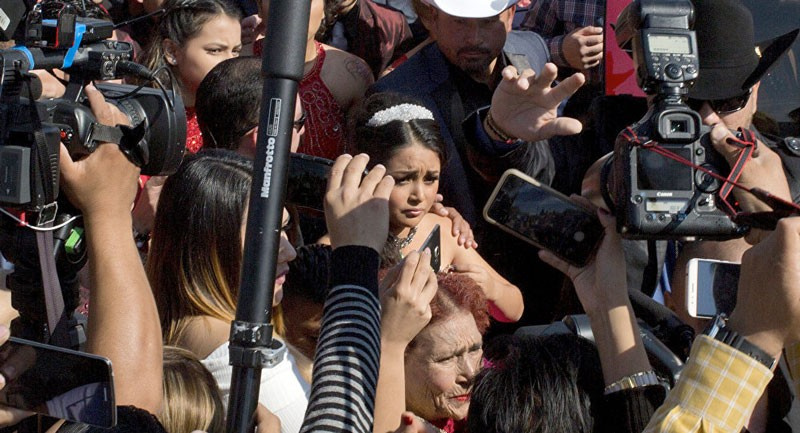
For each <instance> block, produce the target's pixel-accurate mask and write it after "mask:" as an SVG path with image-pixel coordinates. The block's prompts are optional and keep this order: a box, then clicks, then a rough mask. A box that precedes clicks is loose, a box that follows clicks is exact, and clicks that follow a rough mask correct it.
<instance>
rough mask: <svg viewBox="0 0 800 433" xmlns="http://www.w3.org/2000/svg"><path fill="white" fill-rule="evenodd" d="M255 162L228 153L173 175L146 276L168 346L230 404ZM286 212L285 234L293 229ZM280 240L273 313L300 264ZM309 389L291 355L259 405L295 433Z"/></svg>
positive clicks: (265, 380) (202, 157) (194, 161)
mask: <svg viewBox="0 0 800 433" xmlns="http://www.w3.org/2000/svg"><path fill="white" fill-rule="evenodd" d="M252 169H253V168H252V162H250V161H249V160H247V159H246V158H244V157H242V156H239V155H237V154H235V153H233V152H231V151H225V150H206V151H203V152H200V153H198V154H197V155H193V156H190V157H189V158H187V159H186V160H185V161H184V162H183V164H182V165H181V167H180V168H179V169H178V171H177V172H176V173H175V174H173V175H171V176H170V177H169V178H168V179H167V181H166V183H165V184H164V189H163V191H162V195H161V199H160V200H159V205H158V211H157V212H156V221H155V225H154V228H153V234H152V243H151V249H150V254H149V257H148V261H147V273H148V276H149V278H150V284H151V286H152V288H153V292H154V294H155V298H156V303H157V305H158V310H159V315H160V318H161V326H162V333H163V336H164V342H165V344H170V345H175V346H178V347H182V348H185V349H188V350H190V351H192V352H193V353H194V354H195V355H196V356H197V357H198V358H200V359H201V362H202V363H203V365H205V366H206V368H208V369H209V371H211V373H212V374H213V375H214V378H215V379H216V380H217V383H218V385H219V387H220V390H221V392H222V395H223V401H224V402H225V403H226V404H227V400H228V394H229V393H230V381H231V374H232V367H231V366H230V365H229V359H228V338H229V333H230V323H231V321H232V320H233V319H234V317H235V314H236V300H237V297H238V289H239V277H240V271H241V269H240V268H241V264H242V250H243V238H244V229H245V221H246V215H247V200H248V196H249V192H250V185H251V183H252V175H251V173H252ZM288 223H289V221H288V213H287V212H286V211H285V210H284V227H285V228H286V227H288ZM295 255H296V253H295V250H294V248H292V245H291V244H290V243H289V240H288V237H287V236H286V233H285V231H284V232H282V234H281V242H280V247H279V252H278V260H277V269H276V279H275V282H274V296H273V306H276V305H278V303H279V302H280V300H281V298H282V296H283V283H284V281H285V279H286V274H287V272H288V269H289V265H288V263H289V262H290V261H291V260H293V259H294V258H295ZM308 391H309V388H308V385H307V384H306V383H305V382H304V381H303V380H302V379H301V378H300V376H299V373H298V372H297V369H296V367H295V366H294V361H293V358H292V357H291V355H288V354H286V353H285V352H284V353H283V354H282V355H281V356H280V358H279V360H278V363H277V365H275V366H274V367H273V368H269V369H264V370H263V371H262V374H261V390H260V394H259V402H261V403H262V404H264V406H266V407H267V409H269V410H270V411H271V412H273V413H274V414H275V415H277V416H278V418H280V420H281V425H282V430H281V431H283V432H297V431H299V429H300V425H301V424H302V421H303V415H304V413H305V409H306V405H307V395H308Z"/></svg>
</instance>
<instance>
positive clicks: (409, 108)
mask: <svg viewBox="0 0 800 433" xmlns="http://www.w3.org/2000/svg"><path fill="white" fill-rule="evenodd" d="M394 120H402V121H403V122H409V121H412V120H433V113H431V110H428V109H427V108H425V107H422V106H419V105H416V104H399V105H395V106H393V107H389V108H386V109H384V110H381V111H378V112H377V113H375V114H373V115H372V117H371V118H370V119H369V121H367V126H371V127H373V128H377V127H379V126H383V125H386V124H387V123H389V122H392V121H394Z"/></svg>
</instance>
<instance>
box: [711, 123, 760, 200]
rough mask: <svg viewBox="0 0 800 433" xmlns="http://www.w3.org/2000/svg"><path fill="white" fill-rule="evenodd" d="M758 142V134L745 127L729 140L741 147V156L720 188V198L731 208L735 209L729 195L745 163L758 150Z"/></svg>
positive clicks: (730, 142)
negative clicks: (729, 200)
mask: <svg viewBox="0 0 800 433" xmlns="http://www.w3.org/2000/svg"><path fill="white" fill-rule="evenodd" d="M757 143H758V141H757V140H756V136H755V134H753V131H751V130H749V129H745V128H739V134H737V136H736V138H734V139H731V140H729V144H732V145H734V146H737V147H739V148H740V149H741V150H740V151H739V158H738V159H737V160H736V164H734V165H733V166H732V167H731V173H730V175H728V179H726V181H725V183H723V184H722V187H721V188H720V190H719V198H720V199H722V201H723V202H724V203H725V204H726V205H727V206H728V207H729V208H730V209H731V210H733V206H731V205H730V203H729V202H728V197H729V196H730V194H731V192H733V188H734V187H735V186H736V182H737V181H738V180H739V176H741V175H742V170H744V166H745V164H747V162H748V161H750V158H752V156H753V153H754V152H755V150H756V146H757ZM734 212H735V210H734Z"/></svg>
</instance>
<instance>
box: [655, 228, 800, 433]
mask: <svg viewBox="0 0 800 433" xmlns="http://www.w3.org/2000/svg"><path fill="white" fill-rule="evenodd" d="M798 257H800V218H796V217H795V218H784V219H782V220H781V221H780V222H779V223H778V226H777V228H776V230H775V231H773V232H770V233H769V234H768V235H767V236H766V237H764V239H763V240H762V241H761V242H760V243H759V244H758V245H756V246H754V247H753V248H751V249H750V250H748V251H747V252H746V253H745V254H744V256H743V258H742V270H741V276H740V279H739V291H738V295H737V300H736V309H735V310H734V311H733V313H732V314H731V319H730V320H729V321H728V324H727V328H729V329H730V330H732V331H734V332H736V333H738V334H739V336H740V337H741V338H744V339H745V340H746V341H747V342H748V343H749V344H751V345H754V346H755V347H756V348H758V349H760V350H761V351H763V352H765V353H766V354H767V355H768V356H770V357H772V358H773V359H777V358H778V357H779V356H780V355H781V350H782V349H783V348H784V347H787V346H789V345H791V344H793V343H796V342H797V341H800V287H799V286H798V285H797V281H800V260H798V259H797V258H798ZM771 378H772V371H771V370H770V369H769V368H768V367H767V366H766V365H765V364H764V363H762V362H761V361H759V360H758V359H757V358H755V357H753V356H751V355H749V354H748V353H745V352H744V351H740V350H737V349H735V348H734V347H731V346H729V345H727V344H726V343H723V342H720V341H717V340H714V339H712V338H710V337H708V336H704V335H701V336H700V337H698V338H697V340H696V341H695V344H694V345H693V346H692V354H691V356H690V357H689V360H688V362H687V364H686V366H685V367H684V369H683V371H682V372H681V377H680V379H679V380H678V383H677V384H676V386H675V388H673V389H672V391H670V393H669V395H668V396H667V400H666V402H665V403H664V405H663V406H662V407H660V408H659V409H658V411H656V414H655V415H654V417H653V419H652V420H651V421H650V424H648V427H647V429H646V430H645V431H646V432H662V431H663V432H667V431H668V432H709V431H724V432H738V431H740V430H741V428H742V426H744V425H745V423H746V422H747V420H748V419H749V418H750V415H751V414H752V412H753V409H754V408H755V405H756V402H757V401H758V399H759V398H760V397H761V394H762V393H763V392H764V389H765V388H766V386H767V383H768V382H769V381H770V380H771Z"/></svg>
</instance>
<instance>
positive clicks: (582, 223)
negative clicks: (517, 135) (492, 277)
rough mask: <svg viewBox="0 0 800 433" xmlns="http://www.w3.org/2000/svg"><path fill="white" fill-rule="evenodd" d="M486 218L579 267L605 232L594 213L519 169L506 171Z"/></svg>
mask: <svg viewBox="0 0 800 433" xmlns="http://www.w3.org/2000/svg"><path fill="white" fill-rule="evenodd" d="M483 217H484V219H486V221H488V222H489V223H491V224H494V225H496V226H497V227H499V228H500V229H501V230H503V231H505V232H507V233H510V234H511V235H513V236H516V237H518V238H520V239H522V240H524V241H526V242H528V243H530V244H532V245H534V246H536V247H538V248H544V249H547V250H549V251H551V252H552V253H553V254H555V255H556V256H558V257H560V258H561V259H563V260H565V261H566V262H568V263H570V264H572V265H574V266H578V267H583V266H585V265H586V263H588V261H589V259H590V258H591V257H592V256H593V255H594V252H595V250H597V247H598V246H599V244H600V241H601V240H602V238H603V234H604V230H603V225H602V224H601V223H600V220H599V219H598V218H597V215H596V214H595V213H594V212H592V211H591V210H589V209H587V208H585V207H583V206H581V205H579V204H577V203H575V202H573V201H571V200H570V199H569V198H568V197H567V196H565V195H564V194H561V193H560V192H558V191H556V190H554V189H552V188H549V187H547V186H545V185H542V184H541V183H539V182H537V181H536V180H535V179H533V178H531V177H530V176H528V175H526V174H524V173H522V172H521V171H519V170H516V169H510V170H508V171H506V172H505V173H503V176H502V177H501V178H500V182H498V184H497V187H495V189H494V192H492V195H491V197H490V198H489V201H488V202H487V203H486V206H485V207H484V209H483Z"/></svg>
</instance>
